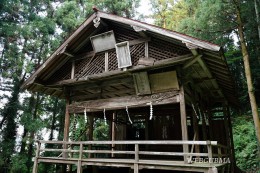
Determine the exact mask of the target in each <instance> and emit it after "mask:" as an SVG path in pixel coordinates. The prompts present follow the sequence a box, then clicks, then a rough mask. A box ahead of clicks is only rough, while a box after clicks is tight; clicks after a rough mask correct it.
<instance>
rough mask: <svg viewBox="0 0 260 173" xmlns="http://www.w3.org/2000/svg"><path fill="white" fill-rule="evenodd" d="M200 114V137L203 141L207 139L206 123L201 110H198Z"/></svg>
mask: <svg viewBox="0 0 260 173" xmlns="http://www.w3.org/2000/svg"><path fill="white" fill-rule="evenodd" d="M200 115H201V121H202V137H203V141H206V140H207V124H206V119H205V115H204V112H203V111H200Z"/></svg>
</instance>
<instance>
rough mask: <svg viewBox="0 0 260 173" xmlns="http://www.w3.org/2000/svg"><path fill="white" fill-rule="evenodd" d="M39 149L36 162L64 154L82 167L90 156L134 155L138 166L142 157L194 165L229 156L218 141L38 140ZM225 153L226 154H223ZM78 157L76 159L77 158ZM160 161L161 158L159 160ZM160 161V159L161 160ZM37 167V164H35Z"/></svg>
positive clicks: (224, 147)
mask: <svg viewBox="0 0 260 173" xmlns="http://www.w3.org/2000/svg"><path fill="white" fill-rule="evenodd" d="M37 143H38V147H37V152H36V157H35V158H36V159H35V162H37V159H39V158H41V159H44V158H46V159H49V158H50V157H44V156H41V154H42V153H43V152H61V153H63V158H64V159H74V160H75V159H76V160H78V162H79V163H78V164H80V165H81V162H82V160H87V159H90V157H91V156H90V155H89V154H111V156H114V154H117V155H122V154H123V155H129V156H130V155H132V156H134V158H133V157H131V158H132V159H133V163H134V164H135V165H134V167H135V166H136V164H138V162H139V159H140V155H146V156H156V157H157V156H164V157H165V156H167V157H168V156H174V158H175V157H183V158H185V157H186V156H188V157H190V158H189V160H188V162H186V161H185V160H184V162H185V163H189V164H191V163H192V160H191V159H192V157H200V158H208V159H209V160H210V159H213V158H216V157H217V158H222V157H224V156H228V154H227V152H226V148H227V147H226V146H224V145H220V144H218V142H217V141H173V140H167V141H159V140H158V141H77V142H75V141H44V140H37ZM42 144H58V145H63V146H68V145H70V146H73V147H72V148H67V149H66V148H63V149H61V148H58V149H56V148H41V146H43V145H42ZM89 145H101V146H102V145H111V146H112V145H134V148H132V150H126V151H122V150H114V149H111V150H108V149H105V150H102V149H93V148H88V147H89ZM140 145H179V146H181V145H191V146H194V145H203V146H207V149H208V150H207V152H203V153H194V152H193V151H188V152H186V153H185V152H183V151H181V152H172V151H167V152H166V151H165V150H164V151H146V150H142V149H141V148H140ZM214 148H217V153H214V151H215V150H214ZM223 151H224V152H223ZM67 153H78V154H76V155H74V158H67V157H66V154H67ZM84 154H88V155H89V157H86V158H84ZM75 157H76V158H75ZM53 158H54V159H55V158H56V159H58V158H59V156H58V157H53ZM157 159H159V158H157ZM159 160H160V159H159ZM35 164H36V165H37V163H35Z"/></svg>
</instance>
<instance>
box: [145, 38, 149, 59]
mask: <svg viewBox="0 0 260 173" xmlns="http://www.w3.org/2000/svg"><path fill="white" fill-rule="evenodd" d="M144 46H145V51H144V56H145V57H146V58H148V57H149V44H148V41H147V42H145V43H144Z"/></svg>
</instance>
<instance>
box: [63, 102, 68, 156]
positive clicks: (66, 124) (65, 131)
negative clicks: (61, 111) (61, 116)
mask: <svg viewBox="0 0 260 173" xmlns="http://www.w3.org/2000/svg"><path fill="white" fill-rule="evenodd" d="M69 104H70V101H69V99H67V100H66V112H65V123H64V137H63V141H69V127H70V113H69ZM67 148H68V145H67V144H64V145H63V149H67ZM63 157H64V158H67V157H68V154H67V153H66V152H64V153H63Z"/></svg>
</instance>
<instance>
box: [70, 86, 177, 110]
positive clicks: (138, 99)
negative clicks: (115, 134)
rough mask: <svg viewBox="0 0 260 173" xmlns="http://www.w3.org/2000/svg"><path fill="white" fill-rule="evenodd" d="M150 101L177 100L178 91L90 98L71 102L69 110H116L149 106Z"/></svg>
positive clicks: (167, 101)
mask: <svg viewBox="0 0 260 173" xmlns="http://www.w3.org/2000/svg"><path fill="white" fill-rule="evenodd" d="M150 102H152V104H153V105H163V104H170V103H178V102H179V92H178V91H169V92H165V93H157V94H152V95H146V96H136V95H132V96H124V97H116V98H109V99H99V100H90V101H85V102H80V103H72V104H71V105H70V106H69V112H70V113H72V112H74V113H79V112H83V111H84V108H86V109H87V111H88V112H94V111H103V110H104V109H106V110H117V109H125V107H126V106H127V107H129V108H131V107H144V106H149V103H150Z"/></svg>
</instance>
